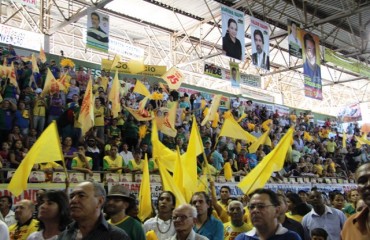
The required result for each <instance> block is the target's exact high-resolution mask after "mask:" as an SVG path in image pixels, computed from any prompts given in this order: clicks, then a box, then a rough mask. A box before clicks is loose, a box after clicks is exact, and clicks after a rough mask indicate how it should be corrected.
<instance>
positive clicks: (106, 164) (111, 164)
mask: <svg viewBox="0 0 370 240" xmlns="http://www.w3.org/2000/svg"><path fill="white" fill-rule="evenodd" d="M116 167H125V162H124V161H123V158H122V156H121V155H119V154H117V156H116V158H115V159H112V158H111V157H110V156H104V158H103V170H108V169H109V168H116ZM117 173H122V169H120V170H118V171H117Z"/></svg>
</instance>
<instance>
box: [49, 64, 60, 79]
mask: <svg viewBox="0 0 370 240" xmlns="http://www.w3.org/2000/svg"><path fill="white" fill-rule="evenodd" d="M49 68H50V71H51V73H52V74H53V76H54V78H55V79H59V76H60V68H59V67H58V66H57V64H56V62H55V60H51V61H50V67H49Z"/></svg>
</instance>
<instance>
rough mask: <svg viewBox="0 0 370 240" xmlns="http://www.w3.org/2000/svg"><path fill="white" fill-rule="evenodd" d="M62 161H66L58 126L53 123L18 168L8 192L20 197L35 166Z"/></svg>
mask: <svg viewBox="0 0 370 240" xmlns="http://www.w3.org/2000/svg"><path fill="white" fill-rule="evenodd" d="M60 160H62V161H64V157H63V152H62V149H61V144H60V139H59V134H58V130H57V124H56V122H55V121H53V122H52V123H51V124H50V125H49V126H48V127H47V128H46V129H45V131H43V132H42V134H41V136H40V137H39V138H38V139H37V141H36V142H35V144H34V145H33V146H32V148H31V149H30V151H29V152H28V153H27V155H26V157H25V158H24V159H23V160H22V162H21V164H20V165H19V166H18V168H17V170H16V171H15V173H14V175H13V177H12V179H11V181H10V183H9V185H8V190H9V191H10V192H12V194H13V195H14V196H19V195H20V194H21V193H22V192H23V191H24V190H26V189H27V180H28V177H29V175H30V172H31V170H32V167H33V165H34V164H36V163H44V162H54V161H60Z"/></svg>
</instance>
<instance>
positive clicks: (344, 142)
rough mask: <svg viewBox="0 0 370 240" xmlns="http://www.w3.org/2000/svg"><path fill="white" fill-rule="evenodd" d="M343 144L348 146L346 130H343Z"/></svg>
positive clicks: (345, 146)
mask: <svg viewBox="0 0 370 240" xmlns="http://www.w3.org/2000/svg"><path fill="white" fill-rule="evenodd" d="M342 146H343V148H347V134H346V133H345V132H343V136H342Z"/></svg>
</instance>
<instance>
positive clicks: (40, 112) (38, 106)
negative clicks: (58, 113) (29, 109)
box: [33, 99, 45, 117]
mask: <svg viewBox="0 0 370 240" xmlns="http://www.w3.org/2000/svg"><path fill="white" fill-rule="evenodd" d="M43 103H44V101H43V100H41V99H36V102H35V106H34V107H33V115H34V116H39V117H45V105H43Z"/></svg>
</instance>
